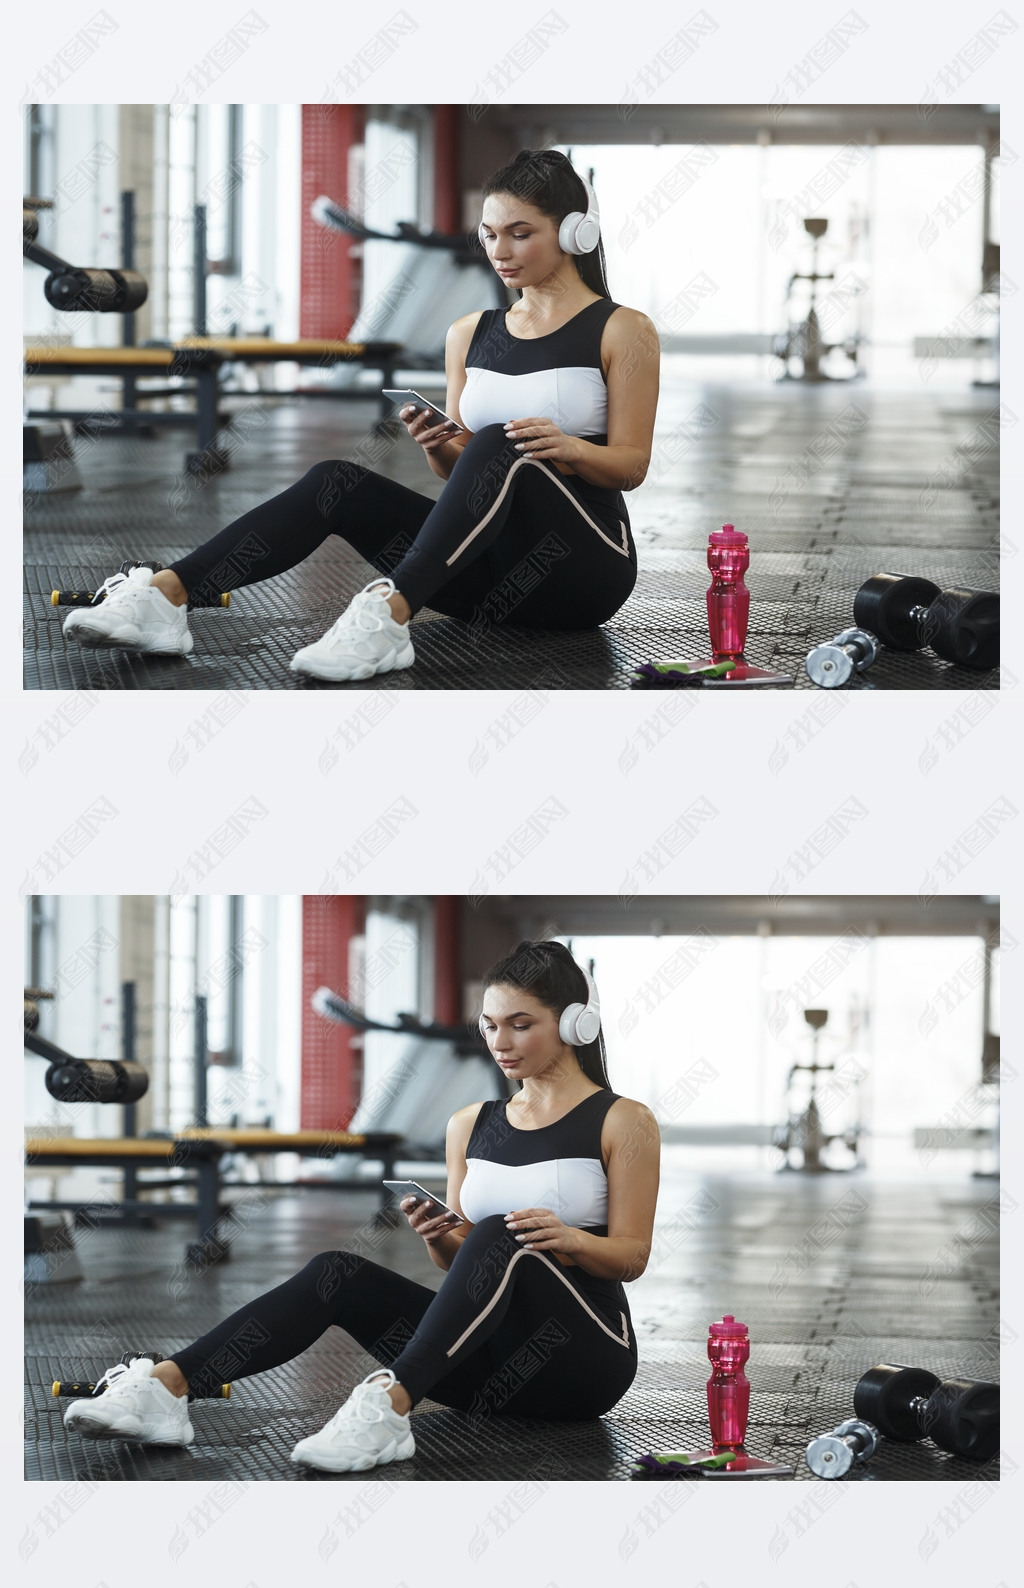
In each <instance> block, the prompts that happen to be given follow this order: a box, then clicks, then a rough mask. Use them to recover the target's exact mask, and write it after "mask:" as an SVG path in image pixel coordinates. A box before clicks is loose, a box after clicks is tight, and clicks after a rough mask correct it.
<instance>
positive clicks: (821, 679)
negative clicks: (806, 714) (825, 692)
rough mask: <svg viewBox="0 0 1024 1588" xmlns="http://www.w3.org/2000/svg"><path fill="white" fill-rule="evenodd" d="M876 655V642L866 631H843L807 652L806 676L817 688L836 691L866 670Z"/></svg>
mask: <svg viewBox="0 0 1024 1588" xmlns="http://www.w3.org/2000/svg"><path fill="white" fill-rule="evenodd" d="M877 655H878V641H877V640H876V639H875V636H874V635H873V634H869V633H868V631H867V629H844V630H843V632H842V633H841V634H837V635H836V637H835V639H834V640H826V641H825V643H824V644H823V645H816V646H815V647H814V649H813V651H808V653H807V660H806V662H805V664H804V665H805V666H806V668H807V676H808V678H809V679H810V680H811V682H812V683H813V684H817V685H818V687H819V689H838V688H839V687H840V685H842V684H845V683H846V682H847V680H848V679H850V678H852V677H853V675H854V673H862V672H863V671H864V669H865V667H870V666H871V663H872V662H873V661H874V659H875V657H876V656H877Z"/></svg>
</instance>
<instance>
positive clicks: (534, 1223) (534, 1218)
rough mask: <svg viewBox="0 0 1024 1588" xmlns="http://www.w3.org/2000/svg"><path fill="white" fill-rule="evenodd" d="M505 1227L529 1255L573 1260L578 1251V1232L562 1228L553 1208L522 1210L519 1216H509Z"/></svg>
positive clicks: (564, 1225) (570, 1227)
mask: <svg viewBox="0 0 1024 1588" xmlns="http://www.w3.org/2000/svg"><path fill="white" fill-rule="evenodd" d="M505 1227H506V1229H507V1230H508V1231H509V1233H510V1234H511V1235H514V1236H515V1238H516V1240H517V1241H518V1242H519V1244H520V1246H524V1247H525V1248H526V1250H527V1251H532V1252H561V1253H562V1255H563V1256H565V1257H571V1256H572V1254H573V1252H576V1251H578V1250H579V1245H580V1232H579V1230H577V1229H574V1228H573V1226H572V1225H571V1224H563V1223H562V1221H561V1219H560V1218H559V1217H558V1214H557V1213H552V1211H551V1209H550V1208H521V1209H520V1210H519V1212H518V1213H509V1214H507V1215H506V1217H505Z"/></svg>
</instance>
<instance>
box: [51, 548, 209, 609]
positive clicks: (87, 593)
mask: <svg viewBox="0 0 1024 1588" xmlns="http://www.w3.org/2000/svg"><path fill="white" fill-rule="evenodd" d="M133 568H149V569H150V570H151V572H153V573H160V572H161V571H162V570H163V563H162V562H133V561H131V560H130V559H128V558H126V559H125V561H124V562H123V563H122V564H121V566H120V568H119V569H118V570H117V571H118V573H131V571H132V569H133ZM96 595H97V593H96V591H95V590H51V591H50V605H51V606H52V607H94V606H95V605H96ZM100 599H101V600H102V599H103V597H101V598H100ZM230 605H231V592H230V591H229V590H222V591H221V592H220V594H219V595H215V596H211V597H209V598H207V597H201V598H199V599H197V600H195V601H193V600H191V599H190V600H189V606H197V607H229V606H230Z"/></svg>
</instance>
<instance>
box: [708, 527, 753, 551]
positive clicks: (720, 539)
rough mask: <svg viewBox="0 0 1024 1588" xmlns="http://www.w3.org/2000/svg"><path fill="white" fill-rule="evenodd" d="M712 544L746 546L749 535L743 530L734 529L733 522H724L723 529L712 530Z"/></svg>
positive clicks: (710, 538) (709, 537)
mask: <svg viewBox="0 0 1024 1588" xmlns="http://www.w3.org/2000/svg"><path fill="white" fill-rule="evenodd" d="M708 540H709V541H710V543H711V545H712V546H745V545H746V544H747V537H746V535H744V534H743V532H742V531H741V530H738V529H734V528H733V526H732V524H723V525H722V527H721V529H715V530H712V532H711V534H710V535H709V536H708Z"/></svg>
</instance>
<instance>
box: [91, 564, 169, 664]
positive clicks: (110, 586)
mask: <svg viewBox="0 0 1024 1588" xmlns="http://www.w3.org/2000/svg"><path fill="white" fill-rule="evenodd" d="M100 591H102V592H103V595H104V597H105V599H104V600H103V601H99V602H97V604H96V606H94V607H79V608H77V609H76V610H75V611H74V612H72V614H71V616H70V617H69V618H68V619H67V621H66V622H65V624H64V633H65V634H66V635H67V637H68V639H69V640H78V641H79V643H80V644H82V645H120V646H121V647H122V648H123V649H124V650H129V651H156V652H160V653H166V654H169V655H173V656H187V655H188V652H189V651H190V650H191V649H192V643H193V642H192V636H191V634H190V633H189V631H188V614H187V612H186V609H185V608H184V607H176V606H174V605H173V604H172V603H171V602H170V601H168V599H167V597H166V596H165V595H163V594H162V593H161V591H159V590H155V589H154V588H153V573H152V569H150V568H132V569H131V571H130V572H129V573H114V574H111V576H110V578H109V579H105V580H104V582H103V584H102V585H101V586H100ZM100 591H97V595H98V594H99V593H100Z"/></svg>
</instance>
